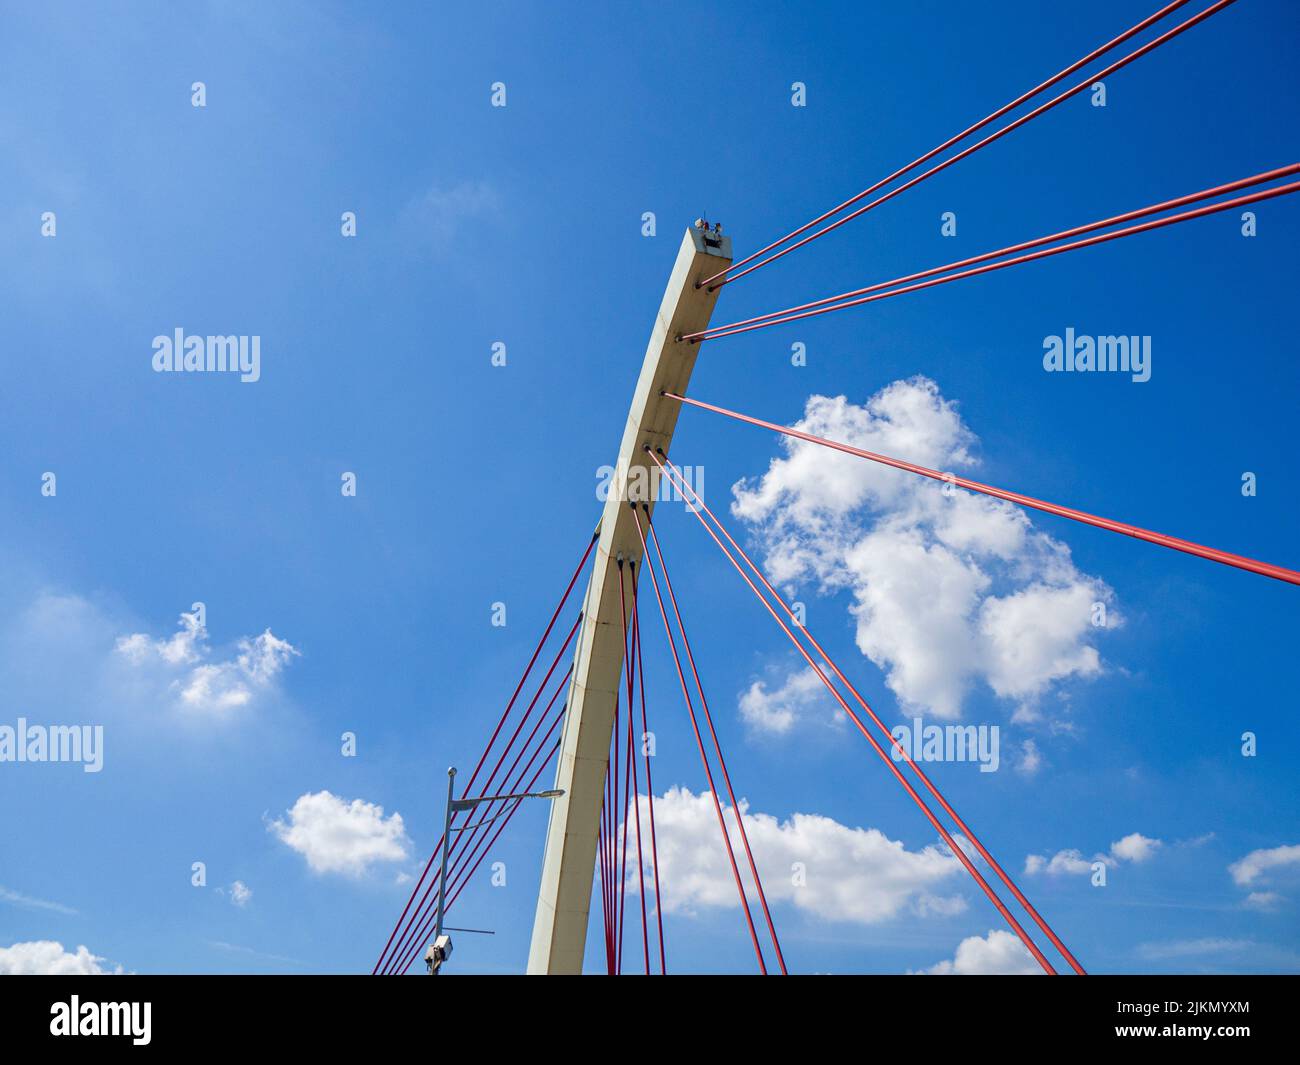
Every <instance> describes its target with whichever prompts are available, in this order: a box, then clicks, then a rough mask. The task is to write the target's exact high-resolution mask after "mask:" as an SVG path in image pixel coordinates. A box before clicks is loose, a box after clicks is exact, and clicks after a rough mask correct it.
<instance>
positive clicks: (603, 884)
mask: <svg viewBox="0 0 1300 1065" xmlns="http://www.w3.org/2000/svg"><path fill="white" fill-rule="evenodd" d="M606 809H607V804H606V802H605V800H604V798H602V799H601V800H600V834H599V835H598V836H597V837H596V842H597V849H598V852H599V853H598V855H597V857H598V859H599V862H600V908H601V919H602V922H603V924H604V929H603V931H604V933H605V965H606V968H607V971H609V972H610V973H611V974H612V972H613V965H612V964H611V962H610V958H609V951H610V943H611V942H612V940H611V938H610V931H609V883H608V876H607V874H606V872H605V866H606V864H607V861H608V860H607V858H606V855H605V848H606V846H607V844H608V837H609V832H608V831H607V829H606V828H605V818H606V817H607V816H608V815H607V814H606Z"/></svg>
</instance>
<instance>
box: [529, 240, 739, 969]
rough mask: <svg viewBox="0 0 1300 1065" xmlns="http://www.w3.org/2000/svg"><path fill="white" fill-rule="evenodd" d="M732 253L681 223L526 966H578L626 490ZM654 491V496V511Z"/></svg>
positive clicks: (595, 610)
mask: <svg viewBox="0 0 1300 1065" xmlns="http://www.w3.org/2000/svg"><path fill="white" fill-rule="evenodd" d="M731 261H732V259H731V238H730V237H727V236H723V235H722V232H721V227H720V226H715V227H712V228H710V227H709V225H708V223H706V222H704V221H703V220H701V221H697V222H696V224H695V225H694V226H692V227H691V228H689V229H688V230H687V231H686V234H685V236H684V237H683V238H682V243H681V247H680V248H679V249H678V252H677V261H676V262H675V263H674V264H673V270H672V274H671V275H670V276H669V279H668V288H667V290H666V291H665V292H664V298H663V302H662V304H660V307H659V313H658V315H657V316H656V317H655V322H654V328H653V329H652V330H651V332H650V343H649V344H648V345H647V347H646V353H645V361H644V362H643V363H642V364H641V376H640V378H639V379H638V380H637V384H636V391H635V392H634V393H633V395H632V407H631V410H630V411H629V412H628V416H627V424H626V426H625V428H624V430H623V442H622V444H621V445H620V447H619V451H618V460H617V463H616V464H615V467H614V468H615V470H616V471H617V472H616V473H615V476H614V479H613V481H612V482H611V486H610V493H609V499H608V500H607V501H606V503H605V511H604V514H603V516H602V517H601V522H600V542H599V544H598V545H597V549H596V559H595V563H594V565H593V567H592V573H591V581H590V583H589V584H588V586H587V595H586V598H585V600H584V602H583V625H582V631H581V632H580V633H579V636H578V642H577V647H576V649H575V651H574V660H573V678H572V680H571V681H570V685H569V693H568V711H567V713H566V715H565V720H564V734H563V737H562V740H561V744H560V761H559V766H558V767H557V769H556V775H555V786H556V788H562V789H563V791H564V795H563V797H562V798H560V799H557V800H556V801H555V802H554V803H553V804H552V806H551V820H550V824H549V825H548V827H547V831H546V852H545V855H544V857H543V859H542V881H541V890H540V891H539V893H538V897H537V915H536V918H535V919H534V922H533V938H532V944H531V946H530V947H529V951H528V972H530V973H557V974H562V973H580V972H581V971H582V959H583V953H584V951H585V949H586V943H587V926H588V924H589V918H590V908H591V890H592V881H593V879H594V877H595V871H596V850H597V846H598V836H599V832H600V807H601V801H602V799H603V797H604V790H605V775H606V773H607V772H608V767H609V748H610V738H611V732H612V731H613V727H614V703H615V699H616V698H617V693H618V691H619V687H620V685H621V684H622V680H623V625H622V618H621V615H620V612H619V598H618V589H619V584H618V582H619V569H618V558H619V557H620V556H621V557H622V558H623V559H625V560H628V559H631V560H639V559H640V557H641V550H640V541H639V540H638V539H637V532H636V525H635V524H634V521H633V517H632V514H631V513H630V510H629V508H628V505H627V491H626V487H627V484H628V482H629V479H631V481H632V483H633V484H637V483H641V484H647V485H654V484H657V483H658V472H659V471H658V468H657V467H656V466H655V465H654V463H653V462H651V460H650V459H649V458H647V457H646V455H645V452H644V450H643V448H644V445H646V444H649V445H650V447H651V448H663V450H664V452H665V453H668V451H669V445H670V444H671V443H672V438H673V430H674V428H675V427H676V425H677V414H678V411H679V410H680V409H681V404H680V403H676V402H673V401H671V400H665V399H664V398H663V397H662V396H660V394H659V393H660V392H661V391H663V390H667V391H670V392H678V393H681V394H683V395H684V394H685V393H686V388H687V385H688V384H689V383H690V379H691V371H692V370H693V369H694V368H695V358H696V355H697V354H698V352H699V345H698V344H690V343H683V342H681V341H679V340H677V339H676V338H677V337H678V336H681V335H683V334H686V333H692V332H695V331H696V330H700V329H704V328H707V326H708V324H709V319H710V317H711V316H712V314H713V307H714V304H715V303H717V299H718V294H717V291H713V292H710V291H709V290H708V288H707V287H700V288H697V287H696V283H697V282H699V281H701V280H703V279H704V278H706V277H711V276H712V275H713V274H716V273H718V272H719V271H721V270H724V269H726V267H728V266H730V265H731ZM638 467H641V469H640V470H637V468H638ZM634 470H637V472H636V473H635V474H634V473H633V471H634ZM654 494H655V493H653V492H652V493H651V495H652V498H651V499H649V500H647V503H648V505H649V506H650V507H651V508H652V509H653V507H654V499H653V496H654Z"/></svg>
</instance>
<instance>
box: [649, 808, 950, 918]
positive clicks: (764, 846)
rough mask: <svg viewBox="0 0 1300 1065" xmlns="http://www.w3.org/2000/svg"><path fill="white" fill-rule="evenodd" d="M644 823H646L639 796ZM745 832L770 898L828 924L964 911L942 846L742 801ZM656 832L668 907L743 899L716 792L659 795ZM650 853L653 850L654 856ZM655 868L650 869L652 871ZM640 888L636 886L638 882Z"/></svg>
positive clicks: (730, 821) (731, 818)
mask: <svg viewBox="0 0 1300 1065" xmlns="http://www.w3.org/2000/svg"><path fill="white" fill-rule="evenodd" d="M640 801H641V803H642V810H641V821H642V824H643V825H644V824H647V823H648V821H649V808H648V800H647V798H646V797H645V796H641V797H640ZM741 807H742V816H743V818H744V823H745V831H746V833H747V834H748V836H749V841H750V846H751V847H752V849H753V852H754V860H755V862H756V864H757V865H758V870H759V873H760V874H761V875H762V877H763V889H764V892H765V893H766V895H767V897H768V899H769V901H773V902H777V901H783V902H790V903H793V904H794V905H795V906H796V907H797V908H798V909H801V910H804V911H806V912H808V913H810V914H814V915H816V916H818V917H821V918H824V919H826V920H831V921H847V922H854V923H857V924H877V923H880V922H882V921H887V920H889V919H891V918H893V917H896V916H898V915H900V914H902V913H905V912H906V913H911V914H915V915H918V916H926V915H931V914H933V915H939V916H943V915H948V914H953V913H957V912H960V911H961V910H963V909H965V906H966V903H965V900H964V899H963V898H962V897H961V896H960V895H949V894H943V892H944V891H946V890H949V889H950V888H951V883H950V881H951V879H953V878H955V877H958V876H959V875H960V873H961V865H960V863H959V862H958V860H957V859H956V858H955V857H954V856H953V855H952V853H951V852H950V851H949V850H948V849H947V848H946V847H943V846H942V845H938V844H936V845H931V846H927V847H923V848H921V849H920V850H915V851H911V850H908V849H907V848H906V847H905V846H904V845H903V844H902V843H900V842H899V841H897V840H891V839H889V838H888V837H887V836H885V835H884V833H882V832H880V831H879V830H878V829H874V828H851V827H849V826H848V825H843V824H840V823H839V822H838V821H835V820H833V819H831V818H829V817H823V816H820V815H817V814H794V815H792V816H791V817H790V818H789V819H788V820H786V821H778V820H777V819H776V818H775V817H772V816H771V815H769V814H761V813H751V812H750V811H749V810H748V809H747V808H746V807H745V804H744V803H743V802H742V803H741ZM654 812H655V830H656V839H657V843H658V849H659V875H660V882H661V883H662V885H663V887H664V897H663V900H662V904H663V908H664V912H665V913H673V912H683V913H697V912H699V911H700V910H703V909H707V908H714V907H731V906H737V905H739V899H738V897H737V894H736V887H735V882H734V881H733V879H732V875H731V867H730V865H729V864H728V862H727V858H726V853H725V851H723V850H722V848H721V846H720V844H721V835H720V833H719V831H718V823H717V814H716V812H715V810H714V806H713V798H712V796H711V795H710V794H709V793H708V792H707V791H705V792H701V793H700V794H698V795H696V794H693V793H692V792H691V791H690V790H689V789H686V788H676V787H675V788H670V789H669V790H668V791H667V792H666V793H665V794H664V795H663V796H656V797H655V810H654ZM723 812H724V815H725V817H726V819H727V825H728V830H729V832H730V833H731V835H732V838H733V845H734V847H735V849H736V853H737V863H738V865H739V866H740V868H741V872H742V878H743V879H744V881H745V884H746V890H747V891H749V892H750V895H751V898H752V897H753V885H752V880H751V879H750V876H749V872H748V868H747V865H746V862H745V858H744V851H743V848H742V847H741V844H740V840H739V838H738V833H737V832H736V826H735V815H734V813H733V812H732V810H731V809H730V807H727V806H725V804H724V807H723ZM647 857H648V855H647ZM648 871H649V870H648V869H647V872H648ZM631 886H632V888H633V889H634V890H635V889H636V887H637V882H636V880H635V879H633V880H632V881H631Z"/></svg>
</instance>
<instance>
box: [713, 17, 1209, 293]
mask: <svg viewBox="0 0 1300 1065" xmlns="http://www.w3.org/2000/svg"><path fill="white" fill-rule="evenodd" d="M1186 3H1187V0H1174V2H1173V3H1171V4H1166V5H1165V6H1164V7H1162V8H1161V9H1160V10H1159V11H1157V12H1156V13H1155V14H1154V15H1150V16H1148V17H1147V18H1145V19H1143V20H1142V21H1141V22H1139V23H1138V24H1137V25H1136V26H1134V27H1132V28H1131V29H1128V30H1125V31H1124V32H1123V33H1121V34H1120V35H1119V36H1118V37H1116V38H1115V39H1114V40H1111V41H1108V42H1106V43H1105V44H1103V45H1102V46H1101V47H1100V48H1097V49H1095V50H1094V51H1091V52H1089V53H1088V54H1087V55H1086V56H1084V57H1083V58H1082V59H1079V60H1077V61H1075V62H1074V63H1071V64H1070V65H1069V66H1068V67H1066V68H1065V69H1064V70H1062V71H1061V72H1060V73H1058V74H1054V75H1052V77H1050V78H1048V79H1047V80H1046V81H1044V82H1042V83H1041V84H1039V85H1036V86H1035V87H1034V88H1032V89H1030V90H1029V91H1028V92H1026V93H1022V94H1021V95H1020V96H1017V97H1016V98H1015V99H1014V100H1012V101H1011V102H1010V103H1009V104H1004V105H1003V106H1002V107H999V108H998V109H997V110H996V111H994V112H993V113H992V114H991V115H989V116H987V117H986V118H982V119H980V120H979V121H978V122H976V123H975V124H974V125H973V126H967V127H966V128H965V129H964V130H962V131H961V132H960V133H958V134H957V135H956V136H953V137H949V138H948V139H947V140H946V141H944V142H943V143H942V144H940V145H939V146H938V147H937V148H931V149H930V150H929V151H928V152H926V153H925V154H924V155H922V156H920V157H919V158H917V159H913V160H912V161H911V162H910V163H908V164H907V165H906V166H904V167H901V168H900V169H898V170H895V171H894V172H893V173H892V174H890V175H889V176H888V177H886V178H881V179H880V180H879V181H877V182H876V183H875V184H874V185H872V186H871V187H870V188H868V189H863V190H862V191H861V192H859V193H858V194H857V195H856V196H852V197H850V198H849V199H847V200H845V201H844V202H843V203H842V204H840V205H839V206H838V207H832V208H831V209H830V210H829V211H827V212H826V213H825V214H821V215H818V216H817V217H816V218H814V219H813V220H812V221H811V222H805V223H804V224H803V225H801V226H800V227H799V228H798V229H795V230H792V231H791V232H789V233H787V234H786V235H785V236H784V237H781V238H780V239H779V240H774V241H772V243H771V244H769V245H768V246H767V247H765V248H759V249H758V251H756V252H754V253H753V254H752V255H749V256H747V257H746V258H744V259H741V260H740V262H738V263H732V264H731V265H730V266H728V267H727V269H726V270H719V271H718V272H717V273H716V274H714V275H713V276H712V277H706V278H705V279H704V280H703V281H701V282H699V284H698V285H697V286H696V287H697V288H699V287H702V286H704V285H708V284H712V283H713V282H714V281H716V280H717V279H718V278H720V277H722V276H723V275H724V274H727V273H729V272H731V271H732V270H739V269H740V268H741V267H743V266H747V265H748V264H749V263H752V262H753V261H754V260H755V259H757V258H758V257H759V256H761V255H766V254H767V253H768V252H769V251H771V250H772V249H773V248H779V247H780V246H781V245H782V244H784V243H785V242H786V241H787V240H793V239H794V238H795V237H797V236H800V235H802V234H804V233H806V232H808V230H810V229H812V227H813V226H816V225H820V224H821V223H822V222H825V221H826V219H828V218H830V217H831V216H832V215H836V214H839V213H840V212H841V211H842V210H844V208H846V207H852V206H853V205H854V204H855V203H857V202H858V201H859V200H863V199H865V198H866V197H868V196H870V195H871V194H872V193H873V192H877V191H879V190H880V189H882V188H884V187H885V186H886V185H888V184H889V183H890V182H891V181H893V180H895V179H896V178H900V177H902V176H903V175H904V174H906V173H907V172H908V171H909V170H914V169H915V168H916V167H918V166H920V165H921V164H922V163H928V162H929V161H930V160H931V159H933V158H934V157H935V156H936V155H938V154H939V153H940V152H944V151H947V150H948V149H949V148H951V147H952V146H953V145H954V144H956V143H957V142H958V141H962V140H965V139H966V138H967V137H969V136H970V135H971V134H972V133H975V132H976V131H978V130H981V129H983V128H984V127H985V126H987V125H988V124H989V123H990V122H996V121H997V120H998V119H999V118H1001V117H1002V116H1003V115H1005V114H1008V113H1009V112H1011V111H1014V110H1015V109H1016V108H1017V107H1019V106H1020V105H1021V104H1023V103H1024V102H1025V101H1026V100H1028V99H1030V98H1032V97H1034V96H1037V95H1038V94H1039V93H1040V92H1043V91H1044V90H1045V89H1050V88H1051V87H1052V86H1053V85H1055V84H1057V83H1058V82H1060V81H1062V80H1064V79H1065V78H1068V77H1069V76H1070V75H1071V74H1073V73H1074V72H1075V71H1076V70H1080V69H1082V68H1083V67H1084V66H1086V65H1087V64H1088V63H1091V62H1092V61H1093V60H1094V59H1096V58H1098V57H1099V56H1102V55H1104V54H1105V53H1107V52H1109V51H1110V50H1111V49H1112V48H1114V47H1116V46H1117V45H1120V44H1123V43H1124V42H1125V41H1127V40H1128V39H1129V38H1131V37H1134V36H1136V35H1137V34H1139V33H1141V32H1142V31H1143V30H1144V29H1146V28H1147V27H1148V26H1150V25H1151V24H1152V23H1155V22H1159V21H1160V20H1161V19H1162V18H1164V17H1165V16H1166V15H1167V14H1169V13H1170V12H1171V11H1175V10H1177V9H1178V8H1180V7H1182V6H1183V5H1184V4H1186ZM728 280H731V279H730V278H728Z"/></svg>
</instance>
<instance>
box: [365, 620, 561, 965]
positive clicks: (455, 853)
mask: <svg viewBox="0 0 1300 1065" xmlns="http://www.w3.org/2000/svg"><path fill="white" fill-rule="evenodd" d="M582 617H583V615H582V614H581V613H580V614H579V615H578V617H577V620H576V621H574V623H573V627H572V628H571V629H570V630H569V635H568V636H567V637H566V638H565V640H564V644H563V645H562V646H561V647H560V650H559V651H558V652H557V653H556V655H555V658H554V659H553V660H552V662H551V666H550V668H549V669H548V670H547V671H546V676H545V677H543V678H542V682H541V684H540V685H539V686H538V688H537V692H536V694H535V695H534V696H533V698H532V700H531V701H530V702H529V704H528V709H527V710H526V711H525V712H524V715H523V717H522V718H520V720H519V724H518V725H516V726H515V731H514V733H513V734H512V735H511V737H510V740H509V742H508V743H507V744H506V745H505V747H504V748H503V749H502V751H501V756H500V757H499V758H498V759H497V763H496V765H495V766H493V767H492V773H491V775H489V777H488V779H487V780H486V781H484V783H483V787H482V788H481V789H480V790H479V794H478V798H482V797H483V796H484V795H486V794H487V793H488V788H490V787H491V786H492V782H493V781H494V780H496V776H497V772H498V770H500V768H501V763H502V762H503V761H505V757H506V755H508V754H509V753H510V750H511V748H512V747H513V746H514V742H515V740H516V739H517V738H518V736H519V732H520V730H521V729H522V728H523V726H524V724H525V723H526V722H527V720H528V718H529V716H530V715H531V714H532V712H533V708H534V707H535V706H536V705H537V700H538V699H539V698H540V697H541V695H542V692H544V691H545V690H546V685H547V683H548V682H549V681H550V679H551V674H552V673H554V672H555V669H556V667H557V666H558V665H559V664H560V659H561V658H562V657H563V656H564V652H565V650H566V649H567V648H568V646H569V644H570V643H571V642H572V640H573V637H574V634H575V633H577V631H578V627H579V626H580V625H581V624H582ZM554 701H555V700H554V698H552V700H551V702H552V703H554ZM498 731H499V730H498ZM517 761H518V759H516V762H517ZM479 767H480V768H481V767H482V762H481V761H480V763H479ZM475 772H477V770H476V771H475ZM472 779H473V778H472V777H471V780H472ZM468 794H469V787H468V786H467V787H466V788H465V790H464V791H462V792H461V795H462V796H466V795H468ZM489 805H490V804H489ZM477 834H478V830H477V829H475V830H473V831H472V832H471V833H470V835H471V836H476V835H477ZM438 845H439V846H441V845H442V839H441V837H439V839H438ZM464 847H465V837H464V836H462V835H460V834H458V836H457V839H456V841H455V842H454V843H453V844H452V845H451V846H450V848H449V850H448V860H449V861H451V860H452V859H456V860H459V855H460V854H461V853H462V852H463V850H464ZM437 883H438V880H437V878H436V877H434V878H431V879H430V880H429V885H428V887H426V888H425V889H424V895H423V896H422V897H421V899H420V901H419V903H418V904H417V905H416V908H415V911H414V912H413V913H412V915H411V920H410V923H409V924H408V925H407V928H406V930H405V932H404V933H403V934H402V935H401V936H400V937H399V938H398V940H397V944H398V945H397V947H396V949H395V951H394V954H395V955H399V956H400V955H401V954H403V953H405V952H406V951H407V950H408V949H409V948H410V946H411V933H412V932H413V931H414V929H415V926H416V925H417V924H418V923H419V921H420V919H421V911H422V910H425V908H426V907H428V908H429V909H428V910H427V911H426V912H432V909H433V908H434V907H436V905H437V903H436V900H431V899H430V896H431V895H432V894H433V889H434V888H435V887H436V886H437ZM392 960H393V956H391V955H390V957H389V961H390V962H391V961H392Z"/></svg>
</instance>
